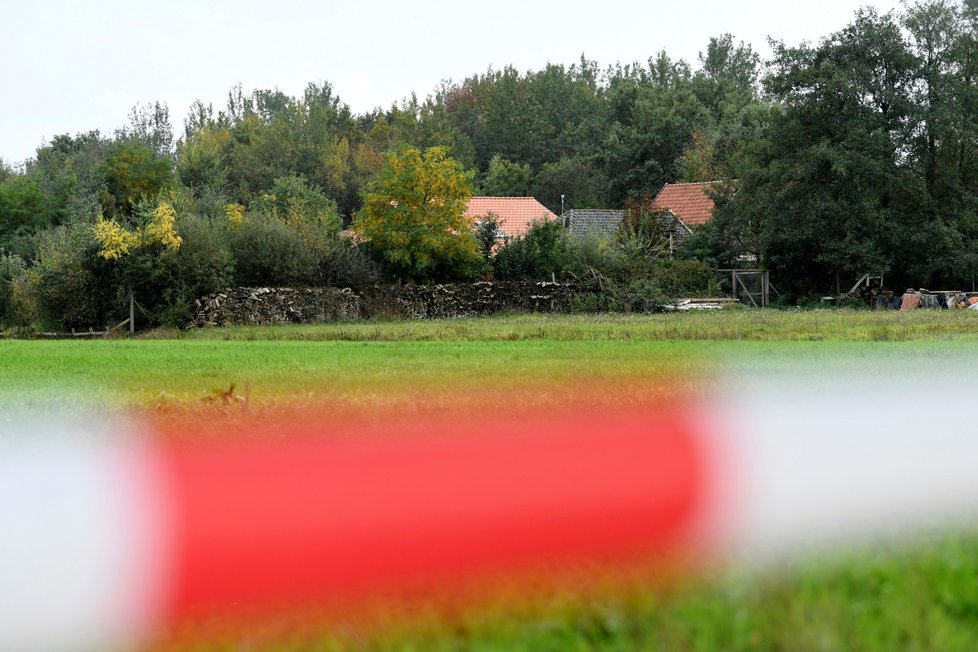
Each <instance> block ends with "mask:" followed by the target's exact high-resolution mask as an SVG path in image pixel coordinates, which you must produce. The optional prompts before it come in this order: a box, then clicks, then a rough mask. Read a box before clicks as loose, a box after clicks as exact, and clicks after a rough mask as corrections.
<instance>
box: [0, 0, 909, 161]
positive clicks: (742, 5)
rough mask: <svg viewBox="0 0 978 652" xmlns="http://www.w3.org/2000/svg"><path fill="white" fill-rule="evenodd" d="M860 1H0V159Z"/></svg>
mask: <svg viewBox="0 0 978 652" xmlns="http://www.w3.org/2000/svg"><path fill="white" fill-rule="evenodd" d="M864 4H867V3H866V2H860V0H754V1H751V2H745V1H741V2H736V1H730V0H700V1H698V2H697V1H695V0H686V1H685V2H683V1H682V0H680V1H676V0H669V1H665V0H644V1H643V0H601V1H599V2H580V3H575V2H567V1H566V0H562V1H556V0H554V1H551V0H544V1H539V2H537V1H531V0H495V1H494V2H487V3H478V2H472V3H467V2H465V3H463V2H458V1H449V0H434V1H424V2H405V1H403V0H401V1H397V2H395V1H392V0H373V1H372V2H350V1H348V2H329V1H323V2H314V1H312V0H275V1H269V0H263V1H261V2H258V1H255V0H237V1H233V0H171V1H170V2H166V1H164V2H145V1H143V0H94V1H93V0H90V1H88V2H85V1H84V0H2V2H0V89H2V91H0V157H2V158H3V159H4V160H5V161H7V162H8V163H9V162H19V161H22V160H24V159H25V158H27V157H29V156H32V155H33V152H34V150H35V148H36V147H37V146H38V145H40V144H41V143H42V142H44V141H46V140H49V139H50V138H52V137H53V136H55V135H57V134H61V133H72V134H73V133H76V132H79V131H88V130H91V129H100V130H102V131H103V132H104V133H111V132H112V131H113V129H115V128H116V127H119V126H121V125H123V124H125V122H126V115H127V114H128V113H129V109H130V108H131V107H132V106H133V105H134V104H136V103H137V102H139V103H146V102H152V101H154V100H160V101H163V102H166V103H167V104H168V105H169V107H170V111H171V117H172V119H173V126H174V130H175V131H176V132H177V133H178V134H179V132H180V131H181V129H182V122H183V117H184V115H185V113H186V110H187V107H188V106H189V105H190V103H191V102H192V101H193V100H194V99H201V100H204V101H205V102H213V103H214V104H215V108H218V107H222V106H223V105H224V100H225V98H226V96H227V92H228V90H229V89H230V88H231V87H232V86H233V85H235V84H237V83H241V84H243V86H244V87H245V90H246V91H250V90H251V89H254V88H279V89H280V90H282V91H284V92H286V93H289V94H293V95H294V94H298V93H301V91H302V89H303V88H304V87H305V85H306V84H307V83H308V82H310V81H320V82H321V81H328V82H330V83H331V84H332V85H333V88H334V89H335V91H336V92H337V93H338V94H339V96H340V98H341V99H342V100H343V101H344V102H346V103H347V104H349V105H350V106H351V107H352V109H353V110H354V111H357V112H362V111H368V110H370V109H371V108H373V107H375V106H382V107H387V106H389V105H390V104H391V103H392V102H394V101H397V100H400V99H401V98H404V97H406V96H408V95H410V94H411V92H412V91H413V92H416V93H417V94H418V95H419V96H421V97H423V96H425V95H427V94H428V93H429V92H431V91H432V89H433V88H434V87H435V86H436V85H437V84H438V82H439V81H441V80H443V79H449V78H451V79H456V80H458V79H462V78H464V77H466V76H468V75H470V74H472V73H476V72H484V71H485V70H486V69H487V68H488V67H489V66H490V65H492V66H494V67H496V68H501V67H503V66H505V65H506V64H513V65H514V66H516V68H517V69H519V70H520V71H525V70H528V69H533V70H536V69H540V68H542V67H543V66H545V65H546V64H547V63H548V62H553V63H565V64H569V63H573V62H575V61H577V60H579V58H580V56H581V54H582V53H583V54H585V55H586V56H587V58H588V59H593V60H596V61H598V63H599V64H601V66H602V67H604V66H606V65H608V64H612V63H614V62H616V61H622V62H631V61H636V60H637V61H643V62H644V61H645V60H647V59H648V58H649V57H650V56H652V55H653V54H655V53H656V52H658V51H659V50H663V49H664V50H666V51H667V52H668V53H669V54H670V56H672V57H673V58H682V59H686V60H687V61H689V62H690V63H692V64H695V62H696V57H697V55H698V53H699V52H700V51H701V50H704V49H705V47H706V44H707V42H708V41H709V38H710V36H716V35H719V34H722V33H724V32H730V33H732V34H733V35H734V37H735V38H736V39H738V40H743V41H746V42H748V43H751V44H752V45H753V46H754V48H755V50H757V51H758V52H760V53H761V55H762V56H765V57H766V56H767V55H768V54H769V49H768V47H767V37H768V36H773V37H775V38H777V39H779V40H785V41H787V42H789V43H797V42H800V41H802V40H810V41H816V40H818V39H819V38H820V37H822V36H825V35H827V34H829V33H831V32H833V31H835V30H837V29H839V28H841V27H843V26H844V25H845V24H846V23H848V22H849V20H850V19H851V18H852V15H853V12H854V11H855V10H856V9H857V8H858V7H859V6H860V5H864ZM872 4H873V5H874V6H876V7H877V8H879V9H881V10H889V9H893V8H894V7H897V6H898V5H899V2H898V0H877V1H876V2H874V3H872Z"/></svg>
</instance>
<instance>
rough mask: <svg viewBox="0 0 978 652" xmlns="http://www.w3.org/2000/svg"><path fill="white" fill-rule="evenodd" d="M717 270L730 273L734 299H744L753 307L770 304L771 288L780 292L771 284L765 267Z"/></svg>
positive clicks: (763, 306) (776, 292)
mask: <svg viewBox="0 0 978 652" xmlns="http://www.w3.org/2000/svg"><path fill="white" fill-rule="evenodd" d="M717 272H720V273H721V274H730V288H731V292H732V293H733V298H734V299H737V300H740V299H741V298H743V299H746V301H747V303H748V304H749V305H751V306H754V307H755V308H767V307H768V306H769V305H770V304H771V291H772V290H773V291H774V292H775V294H780V293H779V292H778V290H777V288H775V287H774V285H772V284H771V272H769V271H768V270H766V269H718V270H717Z"/></svg>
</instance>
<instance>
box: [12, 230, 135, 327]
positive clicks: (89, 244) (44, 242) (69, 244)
mask: <svg viewBox="0 0 978 652" xmlns="http://www.w3.org/2000/svg"><path fill="white" fill-rule="evenodd" d="M36 241H37V245H38V260H37V263H36V264H35V265H34V266H33V267H32V268H31V269H30V270H29V272H28V275H27V279H28V282H27V288H25V292H26V293H28V294H30V295H32V297H31V298H30V301H31V302H32V303H34V305H36V318H37V320H38V321H39V322H40V323H41V325H42V326H49V327H55V328H63V329H69V328H76V327H78V328H88V327H97V326H103V325H105V323H106V319H107V318H108V316H109V314H110V313H111V314H115V315H118V314H121V313H122V306H121V305H119V300H118V297H116V292H115V287H114V284H113V283H112V279H111V274H110V273H109V270H107V269H106V266H107V263H106V261H102V260H100V259H98V257H97V254H98V251H99V245H98V243H97V242H96V240H95V237H94V235H93V230H92V227H91V226H90V225H86V224H72V225H70V226H66V227H54V228H51V229H47V230H45V231H41V232H39V233H38V234H37V239H36Z"/></svg>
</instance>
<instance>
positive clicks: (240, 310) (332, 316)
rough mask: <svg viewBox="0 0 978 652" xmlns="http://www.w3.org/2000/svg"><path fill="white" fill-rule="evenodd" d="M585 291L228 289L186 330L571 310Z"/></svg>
mask: <svg viewBox="0 0 978 652" xmlns="http://www.w3.org/2000/svg"><path fill="white" fill-rule="evenodd" d="M585 292H589V290H585V289H583V288H581V287H579V286H577V285H573V284H565V283H518V282H498V283H496V282H483V283H464V284H456V285H393V286H376V287H373V288H370V289H368V290H366V291H364V292H362V293H361V294H359V295H358V294H355V293H354V292H353V291H352V290H350V289H342V290H341V289H337V288H304V289H294V288H229V289H227V290H225V291H223V292H220V293H218V294H215V295H212V296H209V297H205V298H203V299H199V300H198V301H197V302H196V307H197V315H196V317H195V318H194V320H193V321H192V322H191V323H190V325H189V327H191V328H194V327H202V326H231V325H248V324H254V325H259V324H302V323H315V322H325V321H336V320H355V319H366V318H370V317H379V316H387V317H407V318H414V319H432V318H438V317H473V316H477V315H488V314H492V313H495V312H500V311H519V312H570V311H571V310H573V308H574V300H575V297H576V296H577V295H579V294H582V293H585Z"/></svg>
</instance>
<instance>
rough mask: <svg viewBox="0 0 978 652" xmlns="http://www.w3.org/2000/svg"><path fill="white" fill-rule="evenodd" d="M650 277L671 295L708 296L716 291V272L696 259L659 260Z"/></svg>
mask: <svg viewBox="0 0 978 652" xmlns="http://www.w3.org/2000/svg"><path fill="white" fill-rule="evenodd" d="M652 278H653V279H654V280H655V282H656V284H657V285H658V286H659V287H660V288H661V289H662V291H663V292H664V293H665V294H667V295H668V296H671V297H679V296H710V295H712V294H715V293H716V288H717V279H716V272H715V271H713V268H712V267H710V266H709V265H707V264H706V263H704V262H702V261H698V260H669V259H665V260H660V261H659V262H658V263H657V264H656V265H655V267H654V269H653V270H652Z"/></svg>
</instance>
